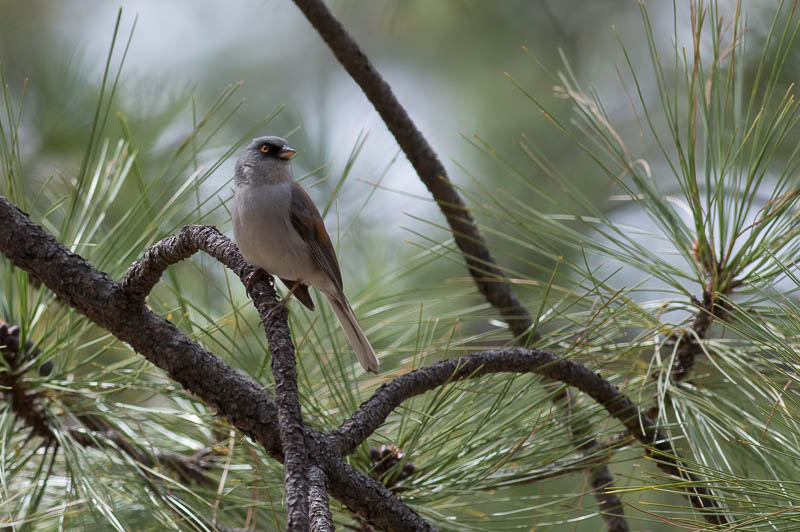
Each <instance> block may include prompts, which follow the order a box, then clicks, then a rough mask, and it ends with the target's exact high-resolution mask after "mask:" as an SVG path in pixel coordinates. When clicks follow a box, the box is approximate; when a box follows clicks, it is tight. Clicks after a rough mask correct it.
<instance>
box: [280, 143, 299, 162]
mask: <svg viewBox="0 0 800 532" xmlns="http://www.w3.org/2000/svg"><path fill="white" fill-rule="evenodd" d="M295 153H297V150H295V149H294V148H292V147H291V146H289V145H288V144H287V145H284V146H281V150H280V151H279V152H278V157H280V158H281V159H291V158H292V155H294V154H295Z"/></svg>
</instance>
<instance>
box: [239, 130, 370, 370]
mask: <svg viewBox="0 0 800 532" xmlns="http://www.w3.org/2000/svg"><path fill="white" fill-rule="evenodd" d="M295 153H297V150H295V149H294V148H292V147H291V146H289V143H288V142H287V141H286V140H285V139H283V138H281V137H275V136H264V137H258V138H255V139H253V140H252V142H250V143H249V144H248V145H247V147H246V148H245V150H244V153H243V154H242V155H241V157H240V158H239V160H238V161H237V162H236V167H235V174H234V199H233V212H232V218H233V235H234V240H235V241H236V245H237V246H238V247H239V251H240V252H241V253H242V256H243V257H244V259H245V260H246V261H247V262H248V263H249V264H251V265H252V266H254V267H256V268H260V269H262V270H265V271H266V272H269V273H270V274H272V275H274V276H276V277H278V278H279V279H280V280H281V281H282V282H283V284H284V285H286V287H287V288H289V293H288V294H287V296H286V298H285V299H284V301H288V298H289V297H291V296H292V295H294V296H295V297H296V298H297V300H298V301H300V302H301V303H302V304H303V305H305V306H306V307H308V309H309V310H311V311H313V310H314V301H313V300H312V299H311V295H310V293H309V286H313V287H315V288H317V289H318V290H319V291H320V292H322V294H323V295H324V296H325V298H326V299H327V300H328V303H329V304H330V306H331V308H332V309H333V313H334V314H335V315H336V318H337V319H338V320H339V323H340V324H341V326H342V329H344V332H345V335H346V336H347V339H348V340H349V341H350V345H351V346H352V347H353V351H355V354H356V357H357V358H358V361H359V362H360V363H361V366H362V367H363V368H364V369H365V370H366V371H368V372H371V373H378V366H379V364H378V357H377V356H376V355H375V350H374V349H373V348H372V344H370V342H369V340H368V339H367V336H366V335H365V334H364V331H363V330H362V329H361V325H359V323H358V319H356V315H355V313H354V312H353V308H352V307H351V306H350V302H349V301H348V300H347V297H346V296H345V295H344V288H343V286H342V273H341V270H340V269H339V261H338V260H337V258H336V252H335V251H334V249H333V243H332V242H331V238H330V236H329V235H328V231H327V230H326V229H325V224H324V222H323V221H322V216H320V213H319V210H317V207H316V206H315V205H314V202H313V201H312V199H311V196H309V195H308V193H307V192H306V191H305V190H304V189H303V187H301V186H300V185H299V184H297V183H296V182H295V181H294V179H293V177H292V164H291V158H292V156H293V155H294V154H295ZM256 271H257V272H260V270H256Z"/></svg>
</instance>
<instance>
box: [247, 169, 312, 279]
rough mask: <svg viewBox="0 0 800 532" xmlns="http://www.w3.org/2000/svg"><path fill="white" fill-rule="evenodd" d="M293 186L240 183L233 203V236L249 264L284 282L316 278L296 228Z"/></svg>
mask: <svg viewBox="0 0 800 532" xmlns="http://www.w3.org/2000/svg"><path fill="white" fill-rule="evenodd" d="M291 198H292V183H291V181H289V182H284V183H278V184H253V183H238V184H237V185H236V190H235V196H234V201H233V235H234V238H235V239H236V244H237V245H238V246H239V250H240V251H241V252H242V255H243V256H244V258H245V260H246V261H247V262H249V263H250V264H252V265H254V266H259V267H261V268H263V269H265V270H266V271H267V272H269V273H271V274H272V275H277V276H278V277H281V278H284V279H292V280H295V279H306V278H309V277H313V276H314V275H315V272H316V270H318V267H317V266H316V263H314V261H313V258H312V256H311V253H310V252H309V250H308V246H307V245H306V243H305V242H303V240H302V238H301V237H300V235H299V234H298V233H297V231H296V230H295V229H294V227H292V224H291V220H290V218H289V206H290V205H291Z"/></svg>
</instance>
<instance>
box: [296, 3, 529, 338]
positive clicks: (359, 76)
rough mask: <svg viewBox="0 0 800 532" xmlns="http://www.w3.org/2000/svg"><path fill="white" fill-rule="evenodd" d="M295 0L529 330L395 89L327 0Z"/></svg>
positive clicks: (491, 287)
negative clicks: (397, 96) (376, 67)
mask: <svg viewBox="0 0 800 532" xmlns="http://www.w3.org/2000/svg"><path fill="white" fill-rule="evenodd" d="M294 3H295V4H297V7H298V8H300V11H302V12H303V14H304V15H305V16H306V18H307V19H308V21H309V22H310V23H311V25H312V26H314V29H316V30H317V32H318V33H319V35H320V37H322V39H323V40H324V41H325V43H326V44H327V45H328V47H329V48H330V49H331V51H332V52H333V55H335V56H336V59H338V60H339V62H340V63H341V64H342V66H343V67H344V68H345V70H347V72H348V73H349V74H350V76H351V77H352V78H353V80H354V81H355V82H356V83H358V85H359V86H360V87H361V89H362V90H363V91H364V94H365V95H366V96H367V98H368V99H369V101H370V102H372V105H374V106H375V110H377V111H378V114H380V115H381V118H382V119H383V121H384V123H385V124H386V126H387V127H388V128H389V131H391V132H392V135H394V138H395V140H397V143H398V144H399V145H400V147H401V148H402V150H403V152H404V153H405V154H406V157H408V160H409V162H411V165H412V166H413V167H414V170H416V171H417V174H418V175H419V177H420V179H421V180H422V182H423V183H425V186H426V187H428V190H429V191H430V193H431V195H433V197H434V199H435V200H436V202H437V203H438V204H439V208H440V209H441V210H442V213H443V214H444V216H445V218H447V223H448V224H450V229H451V230H452V232H453V237H454V238H455V241H456V244H457V245H458V247H459V249H460V250H461V253H462V254H463V255H464V260H465V261H466V263H467V269H468V270H469V273H470V275H472V278H473V280H474V281H475V285H476V286H477V287H478V290H480V292H481V294H483V296H484V297H485V298H486V300H487V301H489V303H491V305H492V306H493V307H494V308H496V309H497V311H498V312H499V313H500V315H501V316H503V319H504V320H505V321H506V323H508V326H509V328H510V329H511V332H512V333H513V334H514V336H523V335H524V334H526V333H528V332H529V330H530V328H531V327H532V325H533V320H532V319H531V315H530V313H529V312H528V310H527V309H526V308H525V307H524V306H523V305H522V303H521V302H520V300H519V298H518V297H517V295H516V294H515V293H514V290H513V289H512V288H511V283H509V282H508V279H506V277H505V275H504V274H503V271H502V269H501V268H500V267H499V266H498V265H497V263H496V262H495V260H494V258H493V257H492V254H491V252H490V251H489V248H488V247H487V246H486V241H485V240H484V239H483V236H482V235H481V232H480V230H479V229H478V226H477V225H476V224H475V220H474V219H473V218H472V214H470V212H469V209H468V208H467V206H466V205H465V204H464V201H463V200H462V199H461V197H460V196H459V194H458V191H456V189H455V187H453V185H452V184H450V181H449V180H448V177H447V171H446V170H445V169H444V166H443V165H442V163H441V162H440V161H439V158H438V157H437V156H436V153H435V152H434V151H433V148H431V146H430V144H428V141H427V140H426V139H425V137H424V136H423V135H422V133H421V132H420V131H419V130H418V129H417V126H416V125H415V124H414V122H413V121H412V120H411V117H410V116H408V113H407V112H406V110H405V109H404V108H403V106H402V105H401V104H400V102H399V101H398V100H397V98H396V97H395V95H394V93H393V92H392V88H391V87H390V86H389V84H388V83H386V81H385V80H384V79H383V78H382V77H381V75H380V74H379V73H378V71H377V70H375V67H374V66H372V63H371V62H370V60H369V58H368V57H367V56H366V54H364V52H363V51H362V50H361V48H359V46H358V44H357V43H356V42H355V41H354V40H353V38H352V37H351V36H350V34H349V33H347V30H345V29H344V27H343V26H342V24H341V23H340V22H339V21H338V20H337V19H336V17H334V16H333V15H332V14H331V12H330V11H329V10H328V8H327V7H326V6H325V4H323V3H322V2H321V1H320V0H294Z"/></svg>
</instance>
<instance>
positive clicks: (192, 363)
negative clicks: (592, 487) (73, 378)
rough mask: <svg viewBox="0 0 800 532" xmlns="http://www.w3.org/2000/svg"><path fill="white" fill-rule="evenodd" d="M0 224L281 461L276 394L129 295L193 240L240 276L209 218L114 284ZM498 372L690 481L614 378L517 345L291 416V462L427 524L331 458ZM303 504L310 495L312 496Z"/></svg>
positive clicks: (352, 501)
mask: <svg viewBox="0 0 800 532" xmlns="http://www.w3.org/2000/svg"><path fill="white" fill-rule="evenodd" d="M0 225H2V226H3V227H6V228H7V229H8V230H6V231H2V232H0V252H2V253H3V254H4V255H6V256H7V257H8V258H9V259H10V260H11V261H12V263H13V264H14V265H16V266H17V267H20V268H22V269H25V270H26V271H28V272H29V273H31V274H33V275H35V276H36V277H38V278H39V279H41V280H42V282H43V283H44V284H45V285H46V286H48V287H49V288H50V289H51V290H53V291H54V292H55V293H56V294H57V295H58V296H59V297H60V298H61V299H62V300H63V301H65V302H66V303H67V304H69V305H71V306H72V307H73V308H75V309H76V310H78V311H80V312H82V313H84V314H85V315H87V316H88V317H89V318H90V319H92V321H94V322H95V323H97V324H98V325H101V326H102V327H104V328H106V329H107V330H109V331H110V332H111V333H112V334H114V335H115V336H117V337H118V338H120V339H122V340H124V341H126V342H128V343H129V344H130V345H131V346H132V347H133V348H134V349H135V350H136V351H137V352H139V353H141V354H142V355H144V356H145V357H146V358H148V360H150V361H151V362H153V363H154V364H155V365H157V366H158V367H160V368H162V369H164V370H165V371H166V372H167V373H168V374H169V375H170V377H171V378H173V379H174V380H176V381H177V382H179V383H181V384H182V385H183V386H184V387H186V388H187V389H188V390H189V391H191V392H193V393H195V394H196V395H198V396H199V397H200V398H201V399H203V400H204V401H206V402H207V403H208V404H210V405H211V406H213V407H214V408H216V409H217V410H218V411H219V412H220V413H221V414H222V415H224V416H226V417H227V418H228V419H229V420H230V422H231V423H232V424H233V425H234V426H235V427H236V428H237V429H239V430H240V431H242V432H244V433H245V434H247V435H249V436H250V437H251V438H253V439H254V440H255V441H258V442H259V443H261V444H262V445H263V446H264V448H265V449H266V450H267V452H268V453H269V454H270V455H271V456H272V457H273V458H275V459H277V460H280V461H282V462H284V463H285V461H286V455H287V452H286V444H284V443H283V442H282V439H281V437H280V435H279V434H281V429H280V426H279V425H280V424H281V423H283V422H284V421H283V420H282V419H281V418H280V416H279V414H278V411H279V408H278V407H276V405H275V401H274V400H273V399H272V398H271V397H269V396H268V395H267V393H266V392H264V391H263V390H261V389H260V387H259V386H258V385H257V384H256V383H254V382H252V381H250V380H249V379H247V378H246V377H243V376H242V375H240V374H238V373H237V372H235V371H234V370H233V369H232V368H230V367H229V366H227V365H226V364H225V363H224V362H222V361H220V360H219V359H218V358H217V357H215V356H214V355H212V354H211V353H208V352H207V351H205V350H204V349H203V348H202V347H200V346H199V345H197V344H196V343H194V342H193V341H191V340H190V339H189V338H187V337H186V336H185V334H184V333H183V332H181V331H180V330H178V329H177V328H175V327H174V326H173V325H172V324H170V323H169V322H167V321H165V320H163V319H162V318H160V317H158V316H156V315H154V314H153V313H152V312H151V311H150V310H148V309H147V308H146V307H145V306H144V305H143V302H142V300H141V299H140V297H139V294H143V293H146V291H147V290H149V289H151V288H152V287H153V286H154V285H155V283H156V282H157V280H158V277H159V276H160V274H161V272H163V271H164V269H165V268H166V267H167V266H168V265H169V264H170V263H171V262H172V261H175V262H177V261H179V260H182V259H185V258H186V257H188V256H190V255H191V254H192V253H193V252H194V251H197V250H200V249H202V250H203V251H206V252H207V253H208V254H209V255H211V256H214V257H215V258H217V259H218V260H220V261H221V262H223V264H225V265H226V266H227V267H229V268H230V269H231V270H233V271H234V272H235V273H236V274H237V275H238V276H239V277H240V278H241V279H242V280H244V279H246V278H247V277H248V276H249V275H250V274H251V273H252V268H251V267H250V266H248V265H247V264H246V263H245V262H244V260H243V259H242V257H241V255H240V254H239V252H238V250H237V249H236V246H235V245H234V244H233V243H232V242H230V240H229V239H227V238H226V237H225V236H223V235H222V234H220V233H219V232H218V231H217V230H216V229H214V228H209V227H203V226H189V227H186V228H184V229H183V230H181V231H180V232H179V233H178V234H177V235H174V236H172V237H169V238H167V239H165V240H163V241H161V242H159V243H158V244H156V245H155V246H153V247H152V248H151V249H150V250H148V252H147V253H146V254H145V256H144V258H143V259H142V260H141V261H140V262H139V263H137V264H136V265H134V266H133V267H132V268H131V270H130V271H129V273H128V275H126V278H125V281H124V283H123V285H119V284H117V283H115V282H114V281H113V280H111V279H110V278H109V277H108V276H107V275H106V274H104V273H102V272H100V271H98V270H96V269H95V268H93V267H92V266H91V265H90V264H89V263H88V262H87V261H86V260H85V259H83V258H82V257H80V256H78V255H76V254H74V253H72V252H70V251H69V250H67V249H66V248H65V247H64V246H62V245H61V244H60V243H58V242H57V241H55V239H53V238H52V236H50V235H49V234H47V233H46V232H45V231H44V230H43V229H42V228H41V227H39V226H38V225H36V224H34V223H33V222H31V221H30V220H29V219H28V217H27V216H26V215H25V214H24V213H22V212H21V211H19V210H18V209H16V207H14V206H13V205H11V204H10V203H8V201H7V200H5V198H2V197H0ZM154 272H157V273H154ZM125 287H129V289H130V290H132V292H131V294H133V295H129V294H128V292H127V291H126V288H125ZM130 287H139V288H138V289H136V288H130ZM250 295H251V297H252V298H253V301H254V303H255V305H256V308H258V310H259V313H260V314H262V316H263V315H265V314H270V313H269V310H271V309H272V308H273V305H274V302H275V292H274V289H273V288H272V286H271V285H270V284H269V283H267V282H265V281H262V280H259V281H257V282H255V283H253V286H252V290H251V291H250ZM265 321H266V323H265V326H266V327H267V328H268V329H269V330H268V338H270V346H271V348H273V349H276V350H278V349H288V347H286V346H281V345H279V344H278V343H276V342H275V338H278V337H282V335H285V334H288V328H287V329H283V324H285V315H284V314H282V313H280V312H279V313H273V314H272V315H270V316H268V317H267V319H266V320H265ZM276 322H277V323H276ZM280 322H283V324H282V323H280ZM273 329H274V330H273ZM274 356H275V355H274V353H273V357H274ZM292 356H293V355H292ZM500 371H507V372H535V373H539V374H541V375H546V376H548V377H550V378H552V379H555V380H558V381H560V382H564V383H568V384H570V385H573V386H575V387H577V388H579V389H581V390H582V391H584V392H585V393H587V394H588V395H590V396H591V397H593V398H594V399H595V400H596V401H598V402H599V403H600V404H602V405H603V406H604V407H605V408H606V410H608V412H609V413H610V414H611V415H612V416H613V417H615V418H617V419H618V420H619V421H620V422H621V423H622V424H623V425H624V426H625V427H627V428H628V430H630V431H631V433H632V434H633V435H634V436H635V437H636V438H637V439H638V440H639V441H641V442H642V443H644V444H645V445H646V446H648V448H650V449H652V450H653V451H654V452H655V453H656V455H657V458H658V460H659V464H660V467H662V469H664V470H666V471H667V472H669V473H670V474H672V475H675V476H677V477H679V478H683V479H685V480H689V481H692V482H696V479H694V478H692V477H687V475H685V474H682V473H681V471H680V467H679V463H678V461H677V460H676V459H675V458H674V456H675V454H676V453H675V451H674V450H673V449H672V447H671V445H670V443H669V442H668V441H667V440H666V439H665V437H664V435H663V434H661V433H660V431H659V430H658V429H657V428H656V427H655V426H654V425H653V423H652V422H651V421H650V420H649V419H648V418H647V417H646V416H645V415H644V414H642V413H641V412H640V411H639V409H638V408H637V407H636V406H635V405H634V404H633V403H632V402H631V401H630V400H629V399H628V398H627V397H625V396H624V395H623V394H621V393H620V392H619V391H618V390H617V389H616V387H615V386H613V385H612V384H611V383H609V382H608V381H606V380H604V379H602V378H601V377H599V376H598V375H596V374H595V373H593V372H592V371H590V370H589V369H587V368H586V367H584V366H583V365H581V364H579V363H577V362H574V361H571V360H565V359H562V358H560V357H558V356H557V355H555V354H552V353H548V352H545V351H537V350H530V349H523V348H513V349H507V350H497V351H486V352H482V353H475V354H472V355H467V356H463V357H458V358H455V359H450V360H446V361H443V362H440V363H438V364H434V365H432V366H429V367H425V368H420V369H418V370H415V371H413V372H410V373H408V374H406V375H403V376H401V377H398V378H396V379H394V380H393V381H391V382H389V383H387V384H385V385H383V386H382V387H381V388H379V389H378V390H377V391H376V393H375V394H374V395H373V397H372V398H370V399H369V400H368V401H366V402H365V403H364V404H363V405H362V407H361V408H360V409H359V410H358V411H357V412H356V413H354V414H353V415H352V416H351V418H350V419H349V420H347V421H346V422H345V423H343V424H342V426H340V427H339V428H338V429H337V430H335V431H333V432H332V433H330V434H323V433H319V432H317V431H314V430H312V429H310V428H309V427H307V426H305V425H303V424H302V420H300V421H299V423H300V424H301V425H302V433H301V436H302V438H303V440H304V443H305V449H306V450H305V451H304V454H301V455H299V460H298V463H300V464H302V467H304V468H305V474H306V478H309V474H310V473H311V472H313V474H314V475H318V474H319V473H318V472H317V471H315V470H314V469H313V468H317V469H319V471H321V472H323V473H324V475H325V478H326V480H327V489H328V491H329V492H330V493H331V494H332V495H333V496H334V497H336V498H337V499H339V500H340V501H341V502H342V503H343V504H345V505H346V506H348V507H349V508H351V509H352V510H354V511H355V512H357V513H358V514H359V515H361V516H363V517H364V518H365V519H367V520H368V521H369V522H371V523H372V524H374V525H375V526H377V527H379V528H382V529H386V530H433V527H431V525H430V524H429V523H427V522H426V521H425V520H424V519H422V517H420V516H419V515H418V514H417V513H416V512H414V511H413V510H411V509H410V508H408V506H406V505H405V504H403V503H402V501H400V499H398V498H397V497H396V496H395V495H394V494H393V493H392V492H391V491H389V490H388V489H386V487H385V486H383V485H382V484H380V483H378V482H376V481H375V480H373V479H371V478H370V477H368V476H367V475H365V474H364V473H362V472H360V471H357V470H354V469H353V468H351V467H350V466H348V465H347V464H346V463H345V462H344V461H343V459H342V456H343V455H344V454H347V453H348V452H351V451H352V450H353V449H354V448H355V446H356V445H358V444H359V443H360V442H361V441H363V440H364V438H366V437H367V436H368V435H369V434H370V433H371V432H372V431H374V430H375V429H376V428H377V427H378V426H379V425H380V424H381V423H382V422H383V421H384V420H385V418H386V416H388V414H389V413H390V412H391V411H392V410H393V409H394V408H396V407H397V406H398V405H399V404H401V403H402V402H403V401H404V400H406V399H408V398H409V397H411V396H413V395H417V394H420V393H424V392H426V391H428V390H430V389H433V388H435V387H436V386H439V385H441V384H443V383H444V382H448V381H451V380H452V379H454V378H455V379H463V378H477V377H480V376H483V375H486V374H489V373H495V372H500ZM287 393H289V392H287ZM276 420H278V422H277V423H276ZM291 475H297V473H296V472H294V473H292V474H291ZM289 476H290V474H289V473H288V472H287V490H288V489H289V486H288V484H289V483H290V482H297V477H294V476H293V478H288V477H289ZM301 480H302V479H301ZM313 483H314V485H313V486H311V489H312V490H318V489H319V485H320V477H319V476H316V477H315V478H314V479H313ZM311 484H312V481H309V482H308V483H307V484H306V491H305V505H306V506H305V508H306V514H305V519H304V520H301V521H300V522H303V521H305V523H308V522H309V513H308V511H309V510H308V509H309V506H308V504H309V502H308V493H309V491H308V489H309V485H311ZM688 489H689V497H690V499H691V500H692V502H693V503H694V504H695V505H696V506H697V507H698V508H704V509H706V510H708V512H707V513H706V514H705V515H706V518H707V519H708V520H710V521H712V522H717V523H718V522H724V518H723V517H722V516H721V515H719V514H718V513H716V512H715V510H717V507H716V505H715V504H714V502H713V500H711V499H710V498H709V497H708V493H707V491H706V490H705V489H704V488H702V487H690V488H688ZM295 493H297V494H299V495H298V496H299V497H303V496H304V495H303V492H302V491H300V490H297V491H295ZM315 496H316V495H315ZM314 504H318V499H317V500H316V502H315V503H314ZM295 508H296V507H295ZM317 509H318V506H315V511H316V510H317ZM307 526H308V525H307V524H306V527H307Z"/></svg>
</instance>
